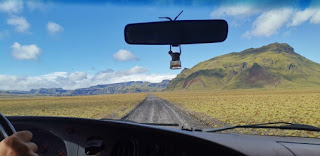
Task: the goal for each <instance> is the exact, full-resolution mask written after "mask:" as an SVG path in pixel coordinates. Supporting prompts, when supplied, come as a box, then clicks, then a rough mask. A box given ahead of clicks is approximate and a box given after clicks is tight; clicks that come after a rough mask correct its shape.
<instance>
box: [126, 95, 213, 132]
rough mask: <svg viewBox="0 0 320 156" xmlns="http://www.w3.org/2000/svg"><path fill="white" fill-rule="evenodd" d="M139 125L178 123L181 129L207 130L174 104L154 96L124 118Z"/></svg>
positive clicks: (148, 97) (150, 96)
mask: <svg viewBox="0 0 320 156" xmlns="http://www.w3.org/2000/svg"><path fill="white" fill-rule="evenodd" d="M123 119H124V120H131V121H135V122H139V123H166V124H168V123H176V124H179V125H180V127H181V126H184V127H187V128H191V127H192V128H201V129H202V128H206V127H207V126H205V125H204V124H203V123H202V122H200V121H199V120H197V119H196V118H194V117H192V116H190V115H188V114H186V113H184V112H182V111H181V110H179V109H178V108H176V107H174V106H173V104H171V103H169V102H167V101H165V100H163V99H161V98H158V97H156V96H153V95H148V96H147V98H146V100H145V101H144V102H143V103H141V104H140V105H138V106H137V107H136V108H135V109H134V110H133V111H131V112H130V113H129V114H128V115H127V116H125V117H124V118H123Z"/></svg>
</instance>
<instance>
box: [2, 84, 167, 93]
mask: <svg viewBox="0 0 320 156" xmlns="http://www.w3.org/2000/svg"><path fill="white" fill-rule="evenodd" d="M169 82H170V80H163V81H161V82H160V83H151V82H145V81H129V82H120V83H113V84H100V85H95V86H90V87H87V88H78V89H74V90H65V89H63V88H39V89H31V90H30V91H18V90H14V91H0V95H1V94H2V95H50V96H77V95H104V94H120V93H141V92H160V91H163V90H164V89H166V87H167V86H168V84H169Z"/></svg>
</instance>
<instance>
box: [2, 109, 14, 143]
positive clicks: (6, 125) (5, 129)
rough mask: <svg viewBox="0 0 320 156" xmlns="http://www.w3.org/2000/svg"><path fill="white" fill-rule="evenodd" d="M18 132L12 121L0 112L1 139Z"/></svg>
mask: <svg viewBox="0 0 320 156" xmlns="http://www.w3.org/2000/svg"><path fill="white" fill-rule="evenodd" d="M15 132H16V129H15V128H14V127H13V125H12V124H11V122H10V121H9V120H8V119H7V118H6V117H5V116H3V115H2V114H1V113H0V140H2V139H5V138H7V137H8V136H10V135H12V134H13V133H15Z"/></svg>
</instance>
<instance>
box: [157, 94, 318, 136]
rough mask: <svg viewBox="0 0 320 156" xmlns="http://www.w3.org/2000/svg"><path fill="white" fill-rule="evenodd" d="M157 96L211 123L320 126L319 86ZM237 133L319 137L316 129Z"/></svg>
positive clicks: (211, 124) (218, 125) (212, 124)
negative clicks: (314, 130)
mask: <svg viewBox="0 0 320 156" xmlns="http://www.w3.org/2000/svg"><path fill="white" fill-rule="evenodd" d="M155 95H156V96H159V97H161V98H164V99H166V100H168V101H171V102H174V103H175V105H176V106H177V107H179V108H180V109H182V110H185V111H188V112H189V113H190V114H192V115H194V116H195V117H197V118H200V119H202V120H204V121H206V122H207V123H208V124H209V125H210V126H213V127H220V126H224V125H223V124H216V123H217V122H216V121H221V122H222V123H225V124H228V125H238V124H253V123H265V122H277V121H286V122H293V123H301V124H309V125H313V126H317V127H320V89H303V90H228V91H208V92H186V91H185V92H183V91H182V92H163V93H155ZM237 131H238V132H239V131H240V132H243V133H253V134H264V135H290V136H304V137H307V136H308V137H320V133H319V132H308V131H281V130H261V129H260V130H249V129H238V130H237Z"/></svg>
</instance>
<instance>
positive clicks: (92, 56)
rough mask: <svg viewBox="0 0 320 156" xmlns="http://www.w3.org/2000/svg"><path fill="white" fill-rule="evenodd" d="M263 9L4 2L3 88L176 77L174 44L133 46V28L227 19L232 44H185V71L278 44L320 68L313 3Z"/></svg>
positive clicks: (319, 14) (318, 12)
mask: <svg viewBox="0 0 320 156" xmlns="http://www.w3.org/2000/svg"><path fill="white" fill-rule="evenodd" d="M296 4H297V5H279V6H277V7H275V6H272V5H271V6H269V7H263V6H260V5H255V4H247V3H241V4H233V3H216V4H210V5H205V6H204V5H193V6H190V5H182V6H179V5H157V6H154V5H137V4H134V5H126V4H121V5H120V4H114V3H111V4H110V3H81V4H74V3H68V4H65V3H53V2H50V1H49V2H46V3H41V2H38V1H37V2H36V1H27V2H26V1H18V0H17V1H15V0H14V1H0V43H1V44H0V90H29V89H31V88H41V87H45V88H50V87H62V88H65V89H74V88H81V87H88V86H91V85H97V84H105V83H115V82H123V81H131V80H134V81H136V80H143V81H151V82H159V81H161V80H163V79H171V78H174V77H175V75H176V74H178V73H179V72H180V70H174V71H173V70H170V69H169V61H170V56H169V55H168V49H169V47H168V46H142V45H128V44H127V43H125V41H124V35H123V30H124V27H125V25H126V24H128V23H135V22H149V21H159V19H158V17H160V16H170V17H175V16H176V15H177V14H178V13H179V12H180V11H181V10H184V12H183V14H182V15H181V16H180V17H179V19H180V20H187V19H217V18H218V19H220V18H222V19H226V20H227V21H228V23H229V35H228V38H227V40H226V41H225V42H223V43H214V44H199V45H184V46H182V50H183V51H182V52H183V54H182V56H181V60H182V66H183V68H191V67H192V66H194V65H196V64H197V63H199V62H201V61H205V60H207V59H210V58H213V57H215V56H218V55H222V54H226V53H229V52H239V51H242V50H244V49H247V48H251V47H260V46H263V45H267V44H270V43H273V42H280V43H283V42H285V43H288V44H290V45H291V46H292V47H293V48H294V49H295V51H296V52H297V53H299V54H301V55H303V56H305V57H306V58H308V59H310V60H312V61H315V62H317V63H320V55H319V49H320V44H319V39H320V37H319V35H317V34H320V9H319V8H317V7H316V6H315V5H312V4H313V2H312V1H306V2H305V3H300V2H299V3H296Z"/></svg>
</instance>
